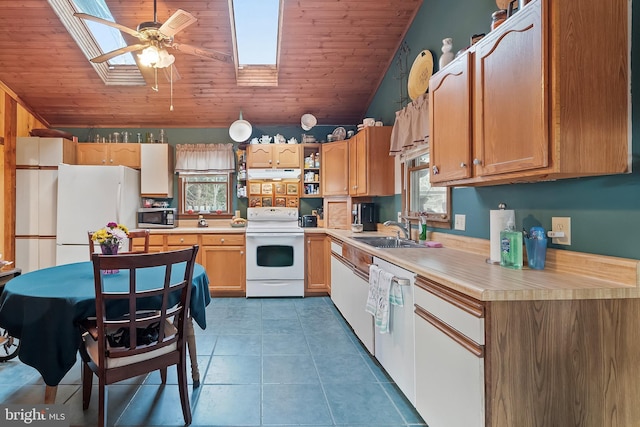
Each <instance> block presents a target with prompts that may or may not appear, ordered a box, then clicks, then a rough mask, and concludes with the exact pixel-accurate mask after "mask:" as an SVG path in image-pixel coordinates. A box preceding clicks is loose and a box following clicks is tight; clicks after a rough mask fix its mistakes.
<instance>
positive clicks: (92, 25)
mask: <svg viewBox="0 0 640 427" xmlns="http://www.w3.org/2000/svg"><path fill="white" fill-rule="evenodd" d="M73 2H74V3H75V6H76V10H77V11H78V12H84V13H87V14H89V15H93V16H97V17H98V18H102V19H106V20H107V21H111V22H115V19H113V15H111V11H110V10H109V7H108V6H107V5H106V3H105V2H104V0H73ZM85 24H86V25H87V26H88V27H89V31H91V34H93V37H94V38H95V39H96V42H98V45H99V46H100V49H101V50H102V52H103V53H107V52H111V51H112V50H116V49H120V48H121V47H126V46H127V43H126V42H125V41H124V38H123V37H122V33H121V32H120V31H118V30H117V29H115V28H112V27H108V26H106V25H102V24H99V23H97V22H93V21H85ZM108 62H109V65H135V63H136V62H135V61H134V59H133V55H132V54H131V53H130V52H127V53H125V54H123V55H118V56H116V57H115V58H111V59H110V60H109V61H108Z"/></svg>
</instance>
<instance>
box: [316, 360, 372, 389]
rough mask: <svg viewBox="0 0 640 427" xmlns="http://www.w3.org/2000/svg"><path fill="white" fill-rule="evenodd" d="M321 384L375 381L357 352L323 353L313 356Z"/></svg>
mask: <svg viewBox="0 0 640 427" xmlns="http://www.w3.org/2000/svg"><path fill="white" fill-rule="evenodd" d="M314 359H315V362H316V367H317V368H318V372H319V375H320V380H321V381H322V383H323V384H326V383H349V384H359V383H372V382H376V377H375V376H374V375H373V373H372V372H371V370H370V369H369V367H368V366H367V364H366V362H365V361H364V360H363V358H362V356H360V355H359V354H323V355H316V356H314Z"/></svg>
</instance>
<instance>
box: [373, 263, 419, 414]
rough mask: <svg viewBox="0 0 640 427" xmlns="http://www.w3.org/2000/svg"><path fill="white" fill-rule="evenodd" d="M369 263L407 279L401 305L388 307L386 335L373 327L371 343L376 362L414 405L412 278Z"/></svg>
mask: <svg viewBox="0 0 640 427" xmlns="http://www.w3.org/2000/svg"><path fill="white" fill-rule="evenodd" d="M373 262H374V263H375V264H376V265H377V266H378V267H380V268H381V269H383V270H385V271H388V272H389V273H391V274H393V275H394V277H395V278H396V279H407V280H408V284H407V285H404V286H402V287H401V289H402V296H403V299H404V304H403V306H402V307H399V306H395V305H390V306H389V307H390V308H389V309H390V310H391V312H390V313H389V333H387V334H381V333H380V332H379V330H378V328H376V331H375V340H374V342H375V357H376V359H378V362H380V364H381V365H382V367H383V368H384V369H385V371H387V373H388V374H389V375H390V376H391V378H393V381H394V382H395V383H396V384H397V385H398V387H399V388H400V390H402V392H403V393H404V395H405V396H406V397H407V399H409V401H410V402H411V403H412V404H413V405H415V403H416V382H415V354H414V349H415V341H414V316H413V303H414V298H413V291H414V290H413V285H414V283H415V277H416V275H415V273H412V272H410V271H407V270H405V269H404V268H401V267H398V266H397V265H395V264H391V263H389V262H387V261H385V260H383V259H380V258H376V257H374V258H373ZM403 282H404V281H403Z"/></svg>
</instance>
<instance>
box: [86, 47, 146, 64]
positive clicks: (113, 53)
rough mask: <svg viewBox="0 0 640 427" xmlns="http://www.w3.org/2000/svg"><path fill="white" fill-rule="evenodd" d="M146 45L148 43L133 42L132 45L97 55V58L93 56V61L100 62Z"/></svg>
mask: <svg viewBox="0 0 640 427" xmlns="http://www.w3.org/2000/svg"><path fill="white" fill-rule="evenodd" d="M145 47H147V45H146V44H132V45H131V46H126V47H121V48H120V49H116V50H112V51H111V52H107V53H104V54H102V55H99V56H96V57H95V58H91V62H95V63H100V62H104V61H108V60H110V59H111V58H115V57H116V56H119V55H122V54H123V53H127V52H135V51H136V50H141V49H144V48H145Z"/></svg>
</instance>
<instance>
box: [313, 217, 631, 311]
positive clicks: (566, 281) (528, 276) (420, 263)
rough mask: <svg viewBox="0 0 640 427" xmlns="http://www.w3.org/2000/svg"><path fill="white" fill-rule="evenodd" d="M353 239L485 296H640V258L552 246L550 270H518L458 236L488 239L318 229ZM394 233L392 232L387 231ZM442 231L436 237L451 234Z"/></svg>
mask: <svg viewBox="0 0 640 427" xmlns="http://www.w3.org/2000/svg"><path fill="white" fill-rule="evenodd" d="M320 230H323V231H324V232H326V233H327V234H328V235H330V236H332V237H335V238H337V239H339V240H342V241H344V242H346V243H348V244H349V245H352V246H355V247H357V248H359V249H361V250H364V251H366V252H369V253H370V254H371V255H374V256H377V257H379V258H383V259H385V260H387V261H389V262H391V263H393V264H395V265H398V266H399V267H403V268H405V269H407V270H410V271H412V272H414V273H416V274H418V275H420V276H423V277H426V278H428V279H431V280H434V281H436V282H438V283H441V284H442V285H445V286H447V287H449V288H451V289H454V290H457V291H459V292H462V293H464V294H466V295H469V296H471V297H473V298H476V299H478V300H481V301H524V300H574V299H575V300H577V299H615V298H638V297H640V286H639V285H638V266H639V261H638V260H633V259H625V258H615V257H608V256H600V255H591V254H582V253H578V252H570V251H563V250H553V249H549V250H548V252H547V263H546V266H545V269H544V270H531V269H529V268H527V267H525V268H523V269H522V270H512V269H508V268H503V267H500V266H499V265H491V264H487V263H486V262H485V260H486V258H487V256H488V254H489V245H488V241H485V242H486V253H485V254H483V253H479V252H472V251H467V250H461V249H459V248H458V247H456V246H457V243H459V242H456V240H458V241H460V242H462V241H463V240H464V241H466V242H468V244H467V247H468V248H470V249H471V250H474V249H475V250H478V248H482V247H484V246H485V245H484V243H482V242H476V241H483V239H472V238H460V237H459V236H452V239H451V240H450V241H444V242H443V244H444V247H442V248H424V249H422V248H417V249H381V248H375V247H372V246H370V245H367V244H365V243H361V242H359V241H357V240H354V239H352V237H355V236H362V235H363V234H365V235H369V236H375V235H385V234H386V233H380V232H368V233H352V232H351V231H346V230H334V229H318V232H319V231H320ZM386 235H388V234H386ZM446 236H447V235H446V234H444V233H439V234H438V238H437V239H435V240H439V241H442V240H441V239H440V238H443V239H446Z"/></svg>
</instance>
